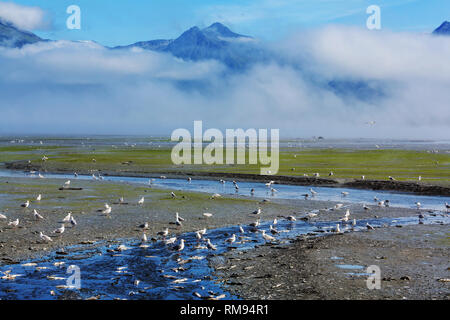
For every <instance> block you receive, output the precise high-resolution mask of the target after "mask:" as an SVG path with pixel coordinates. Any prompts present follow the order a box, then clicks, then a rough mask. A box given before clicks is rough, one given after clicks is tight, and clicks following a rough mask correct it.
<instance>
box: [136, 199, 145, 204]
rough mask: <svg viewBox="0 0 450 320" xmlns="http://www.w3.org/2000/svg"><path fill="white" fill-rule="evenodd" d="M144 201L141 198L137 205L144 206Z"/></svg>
mask: <svg viewBox="0 0 450 320" xmlns="http://www.w3.org/2000/svg"><path fill="white" fill-rule="evenodd" d="M144 201H145V198H144V197H142V198H141V199H139V201H138V204H139V205H142V204H144Z"/></svg>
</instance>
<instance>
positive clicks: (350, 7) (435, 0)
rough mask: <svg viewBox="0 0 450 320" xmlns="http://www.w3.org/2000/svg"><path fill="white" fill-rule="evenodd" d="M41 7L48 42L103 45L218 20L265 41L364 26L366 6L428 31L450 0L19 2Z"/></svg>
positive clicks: (444, 15) (397, 24)
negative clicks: (78, 24) (327, 27)
mask: <svg viewBox="0 0 450 320" xmlns="http://www.w3.org/2000/svg"><path fill="white" fill-rule="evenodd" d="M14 3H17V4H22V5H29V6H39V7H41V8H42V9H44V10H45V11H46V12H47V14H48V17H49V18H50V19H51V21H52V26H51V28H50V29H49V30H44V31H42V30H35V32H36V33H37V34H38V35H40V36H42V37H46V38H50V39H69V40H95V41H97V42H99V43H101V44H104V45H120V44H129V43H132V42H135V41H139V40H151V39H158V38H174V37H177V36H178V35H179V34H180V33H181V32H183V31H185V30H186V29H188V28H189V27H191V26H194V25H197V26H199V27H202V26H207V25H209V24H210V23H212V22H215V21H219V22H222V23H224V24H226V25H228V26H229V27H230V28H231V29H232V30H234V31H236V32H238V33H241V34H247V35H252V36H255V37H257V38H260V39H263V40H277V39H280V38H282V37H283V36H285V35H288V34H289V33H291V32H293V31H295V30H298V29H302V28H303V29H304V28H313V27H317V26H320V25H324V24H330V23H332V24H346V25H355V26H361V27H364V26H365V23H366V19H367V17H368V15H367V14H366V8H367V7H368V6H369V5H373V4H375V5H379V6H380V7H381V10H382V12H381V14H382V28H383V29H389V30H394V31H411V32H431V31H432V30H433V29H435V28H436V27H437V26H438V25H440V24H441V23H442V22H443V21H444V20H450V1H442V0H369V1H367V0H290V1H289V0H260V1H248V0H244V1H242V0H240V1H237V0H208V1H205V0H190V1H186V0H165V1H163V0H114V1H111V0H45V1H44V0H41V1H36V0H17V1H14ZM72 4H75V5H78V6H79V7H80V8H81V12H82V28H81V30H68V29H67V28H66V26H65V22H66V19H67V17H68V14H67V13H66V8H67V7H68V6H69V5H72Z"/></svg>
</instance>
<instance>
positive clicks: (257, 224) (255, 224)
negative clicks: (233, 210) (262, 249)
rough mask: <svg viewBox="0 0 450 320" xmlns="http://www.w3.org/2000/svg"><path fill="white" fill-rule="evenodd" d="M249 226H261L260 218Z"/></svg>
mask: <svg viewBox="0 0 450 320" xmlns="http://www.w3.org/2000/svg"><path fill="white" fill-rule="evenodd" d="M249 226H250V227H252V228H257V227H259V220H256V221H255V222H252V223H250V224H249Z"/></svg>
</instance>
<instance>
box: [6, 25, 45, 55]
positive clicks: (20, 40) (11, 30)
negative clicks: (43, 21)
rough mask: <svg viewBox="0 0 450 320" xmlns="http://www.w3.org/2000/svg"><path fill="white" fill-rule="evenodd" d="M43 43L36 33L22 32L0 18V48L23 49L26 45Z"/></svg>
mask: <svg viewBox="0 0 450 320" xmlns="http://www.w3.org/2000/svg"><path fill="white" fill-rule="evenodd" d="M39 41H43V40H42V39H41V38H39V37H38V36H37V35H35V34H34V33H31V32H28V31H24V30H20V29H18V28H16V27H15V26H14V24H12V23H10V22H8V21H5V20H3V19H1V18H0V46H2V47H8V48H21V47H23V46H24V45H26V44H32V43H36V42H39Z"/></svg>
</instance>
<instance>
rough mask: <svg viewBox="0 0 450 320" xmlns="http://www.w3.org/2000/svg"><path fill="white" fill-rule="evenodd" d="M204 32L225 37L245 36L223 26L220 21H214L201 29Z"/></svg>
mask: <svg viewBox="0 0 450 320" xmlns="http://www.w3.org/2000/svg"><path fill="white" fill-rule="evenodd" d="M202 31H203V32H204V33H206V34H209V35H212V36H216V37H226V38H240V37H246V38H249V37H247V36H243V35H240V34H237V33H234V32H233V31H231V30H230V29H229V28H228V27H226V26H224V25H223V24H221V23H220V22H214V23H213V24H211V25H210V26H209V27H207V28H205V29H203V30H202Z"/></svg>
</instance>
